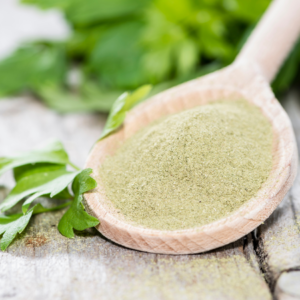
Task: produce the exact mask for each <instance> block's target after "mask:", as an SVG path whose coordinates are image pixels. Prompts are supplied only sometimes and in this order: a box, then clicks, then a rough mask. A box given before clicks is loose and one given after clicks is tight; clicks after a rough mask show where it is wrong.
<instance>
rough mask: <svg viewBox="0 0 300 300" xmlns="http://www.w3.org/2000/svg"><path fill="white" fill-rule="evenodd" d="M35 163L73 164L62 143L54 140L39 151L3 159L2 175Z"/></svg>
mask: <svg viewBox="0 0 300 300" xmlns="http://www.w3.org/2000/svg"><path fill="white" fill-rule="evenodd" d="M35 163H54V164H62V165H66V164H71V163H70V161H69V157H68V154H67V153H66V151H65V149H64V148H63V145H62V143H61V142H59V141H56V140H53V141H51V142H48V143H47V144H45V145H44V146H42V147H40V148H39V149H37V150H33V151H29V152H23V153H20V154H19V155H16V156H13V157H1V158H0V175H2V174H3V173H4V172H6V171H8V170H10V169H13V168H16V167H20V166H24V165H27V164H35Z"/></svg>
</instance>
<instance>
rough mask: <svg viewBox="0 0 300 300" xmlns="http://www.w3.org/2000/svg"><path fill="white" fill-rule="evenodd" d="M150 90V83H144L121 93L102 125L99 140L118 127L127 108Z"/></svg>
mask: <svg viewBox="0 0 300 300" xmlns="http://www.w3.org/2000/svg"><path fill="white" fill-rule="evenodd" d="M150 90H151V86H150V85H144V86H142V87H140V88H138V89H137V90H135V91H134V92H133V93H131V94H129V93H127V92H126V93H124V94H122V95H121V96H120V97H119V98H118V99H117V100H116V102H115V103H114V105H113V107H112V109H111V111H110V113H109V115H108V119H107V121H106V124H105V126H104V129H103V132H102V134H101V136H100V140H101V139H103V138H105V137H107V136H108V135H109V134H110V133H112V132H113V131H115V130H116V129H118V128H119V127H120V126H121V125H122V123H123V121H124V119H125V117H126V113H127V111H128V110H130V109H131V108H132V107H133V106H134V105H135V104H136V103H137V102H139V101H140V100H142V99H143V98H145V97H146V96H147V95H148V93H149V92H150Z"/></svg>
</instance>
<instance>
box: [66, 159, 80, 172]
mask: <svg viewBox="0 0 300 300" xmlns="http://www.w3.org/2000/svg"><path fill="white" fill-rule="evenodd" d="M69 165H70V166H71V167H72V168H73V169H75V170H77V171H80V170H81V169H80V168H78V167H77V166H75V165H74V164H73V163H71V162H70V161H69Z"/></svg>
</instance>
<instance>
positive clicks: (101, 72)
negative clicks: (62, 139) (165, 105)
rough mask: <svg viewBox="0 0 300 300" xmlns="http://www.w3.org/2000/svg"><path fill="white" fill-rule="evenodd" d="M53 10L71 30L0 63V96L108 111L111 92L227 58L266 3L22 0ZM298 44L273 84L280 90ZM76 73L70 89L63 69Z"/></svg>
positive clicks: (176, 79)
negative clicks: (28, 96) (23, 95)
mask: <svg viewBox="0 0 300 300" xmlns="http://www.w3.org/2000/svg"><path fill="white" fill-rule="evenodd" d="M22 2H23V3H26V4H32V5H37V6H39V7H40V8H42V9H49V8H58V9H60V10H62V11H63V13H64V15H65V18H66V20H67V21H68V22H69V24H70V26H71V28H72V29H73V32H72V35H71V37H70V38H69V39H68V40H66V41H65V42H63V43H53V42H52V43H50V42H36V43H33V44H31V45H27V46H26V47H23V48H22V49H19V50H17V51H16V52H15V53H14V54H12V56H11V57H9V58H7V59H6V60H4V61H2V62H0V94H1V95H5V94H11V93H18V92H21V91H23V90H30V91H31V92H33V93H35V94H37V95H38V96H40V98H41V99H43V100H44V101H45V102H46V103H47V104H48V105H49V106H50V107H53V108H55V109H56V110H58V111H61V112H67V111H104V112H106V111H108V110H109V108H110V107H111V105H112V103H113V101H114V99H116V95H118V94H120V93H121V92H122V91H123V90H124V89H135V88H137V87H138V86H140V85H143V84H148V83H150V84H152V85H154V86H155V87H154V89H153V92H152V93H154V92H157V91H160V90H163V89H165V88H169V87H171V86H173V85H175V84H178V83H180V82H183V81H185V80H188V79H191V78H195V77H197V76H200V75H202V74H206V73H208V72H210V71H214V70H216V69H218V68H221V67H224V66H226V65H228V64H229V63H231V62H232V61H233V59H234V58H235V56H236V55H237V53H238V51H239V49H240V48H241V46H242V44H243V43H244V42H245V40H246V39H247V37H248V36H249V34H250V32H251V30H252V29H253V28H254V26H255V24H256V22H257V21H258V20H259V18H260V17H261V15H262V14H263V12H264V11H265V10H266V8H267V7H268V5H269V3H270V2H271V1H270V0H138V1H137V0H85V1H83V0H22ZM299 64H300V44H299V43H298V44H297V46H296V47H295V49H294V51H293V52H292V53H291V55H290V57H289V58H288V60H287V62H286V64H285V65H284V66H283V68H282V70H281V71H280V73H279V75H278V77H277V78H276V80H275V81H274V89H275V91H277V92H281V91H284V90H285V89H287V88H288V87H289V86H290V84H291V82H292V81H293V79H294V78H295V76H296V73H297V69H298V66H299ZM74 65H75V66H76V69H77V71H78V70H79V72H80V74H81V83H80V84H79V85H77V86H76V87H75V88H74V86H73V85H72V84H70V82H69V80H68V74H69V70H70V68H71V66H74Z"/></svg>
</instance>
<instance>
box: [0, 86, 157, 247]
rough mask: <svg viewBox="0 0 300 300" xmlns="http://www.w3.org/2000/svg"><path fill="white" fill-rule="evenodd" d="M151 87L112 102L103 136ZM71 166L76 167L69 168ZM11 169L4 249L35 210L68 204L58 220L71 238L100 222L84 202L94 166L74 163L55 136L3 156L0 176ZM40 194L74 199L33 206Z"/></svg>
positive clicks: (1, 230) (0, 220)
mask: <svg viewBox="0 0 300 300" xmlns="http://www.w3.org/2000/svg"><path fill="white" fill-rule="evenodd" d="M150 90H151V86H150V85H145V86H142V87H140V88H139V89H137V90H136V91H134V92H133V93H128V92H126V93H124V94H122V95H121V96H120V97H119V98H118V99H117V100H116V101H115V103H114V105H113V108H112V110H111V112H110V114H109V116H108V119H107V122H106V125H105V127H104V130H103V132H102V135H101V137H100V140H101V139H103V138H105V137H107V136H108V135H109V134H111V133H112V132H114V131H115V130H117V129H118V128H119V127H120V126H121V125H122V123H123V121H124V119H125V116H126V113H127V111H128V110H130V109H131V108H132V107H133V106H134V105H135V104H136V103H138V102H139V101H141V99H143V98H145V97H146V96H147V94H148V93H149V92H150ZM68 166H69V167H71V168H72V169H73V170H72V171H70V170H68V169H67V167H68ZM9 170H13V174H14V179H15V186H14V188H13V189H12V190H11V191H10V193H9V194H8V195H7V197H6V198H5V199H4V201H3V202H2V203H1V204H0V235H3V237H2V239H1V243H0V248H1V250H6V249H7V247H8V246H9V245H10V244H11V242H12V241H13V240H14V238H15V237H16V236H17V234H18V233H19V234H20V233H22V232H23V231H24V229H25V228H26V226H27V225H28V223H29V221H30V219H31V217H32V216H33V215H35V214H39V213H44V212H50V211H54V210H59V209H62V208H65V207H68V206H69V209H68V210H67V211H66V213H65V214H64V215H63V217H62V218H61V220H60V221H59V224H58V230H59V232H60V233H61V234H62V235H64V236H66V237H68V238H73V237H74V229H76V230H85V229H87V228H89V227H93V226H96V225H98V224H99V221H98V219H96V218H95V217H93V216H91V215H89V214H88V213H87V212H86V211H85V209H84V206H83V203H82V200H83V193H85V192H87V191H89V190H92V189H94V188H95V187H96V186H97V183H96V181H95V180H94V179H93V178H92V177H91V176H90V174H91V173H92V169H84V170H80V169H79V168H78V167H77V166H75V165H74V164H73V163H72V162H71V161H70V160H69V156H68V154H67V152H66V150H65V149H64V147H63V145H62V143H61V142H59V141H56V140H53V141H50V142H48V143H47V144H45V145H43V146H42V147H39V148H38V149H35V150H32V151H30V152H24V153H20V154H19V155H16V156H13V157H1V158H0V176H1V175H2V174H3V173H5V172H7V171H9ZM70 185H71V186H72V188H71V191H70V190H69V186H70ZM39 197H47V198H50V199H60V200H66V199H69V200H71V201H69V202H67V203H62V204H61V205H58V206H55V207H52V208H45V207H43V206H42V205H41V204H40V203H37V204H35V205H34V206H32V203H33V201H34V200H37V199H38V198H39ZM20 202H22V212H21V213H17V214H9V213H8V211H9V210H10V209H11V208H13V207H15V206H16V205H17V204H18V203H20Z"/></svg>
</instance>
